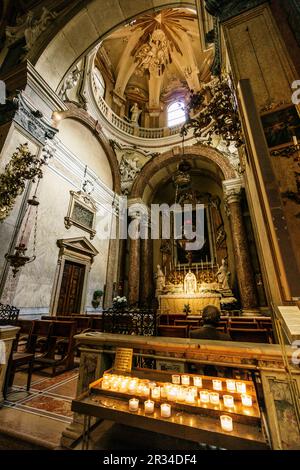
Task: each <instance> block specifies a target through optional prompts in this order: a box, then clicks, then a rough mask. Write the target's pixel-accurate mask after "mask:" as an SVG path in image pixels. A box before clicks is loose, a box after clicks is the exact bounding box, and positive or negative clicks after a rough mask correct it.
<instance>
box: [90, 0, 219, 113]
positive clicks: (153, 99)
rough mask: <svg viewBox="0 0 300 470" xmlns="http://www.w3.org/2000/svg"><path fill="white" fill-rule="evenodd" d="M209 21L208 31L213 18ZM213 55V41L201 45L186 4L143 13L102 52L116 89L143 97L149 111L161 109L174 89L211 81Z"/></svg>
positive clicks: (182, 91) (107, 42) (186, 91)
mask: <svg viewBox="0 0 300 470" xmlns="http://www.w3.org/2000/svg"><path fill="white" fill-rule="evenodd" d="M208 23H209V21H207V19H206V26H207V27H208V29H209V28H211V25H212V20H211V21H210V23H209V24H208ZM213 58H214V48H213V45H212V44H210V45H207V44H205V45H204V46H203V45H202V44H201V40H200V34H199V23H198V18H197V15H196V13H195V12H194V11H193V10H191V9H187V8H186V9H182V8H180V9H179V8H176V9H165V10H162V11H161V12H159V13H158V14H156V15H153V14H145V15H142V16H140V17H138V18H137V19H135V20H133V21H132V22H130V23H129V24H127V25H126V26H124V27H122V28H120V29H119V30H117V31H115V32H114V33H113V34H111V35H110V36H109V37H108V38H107V39H105V40H104V41H103V43H102V44H101V47H100V48H99V51H98V62H99V63H102V65H104V67H106V71H107V72H108V73H109V75H110V77H111V79H112V82H113V88H114V93H116V94H117V95H118V96H119V97H121V98H126V97H128V95H135V96H136V97H140V101H144V102H145V103H148V109H149V112H150V113H151V112H153V113H156V112H159V111H160V108H161V104H162V103H164V102H168V100H170V97H171V96H172V94H173V93H180V94H181V95H183V96H184V95H187V94H189V91H190V90H195V91H197V90H199V89H200V88H201V84H202V83H205V82H207V81H209V80H210V77H211V72H210V69H211V65H212V62H213Z"/></svg>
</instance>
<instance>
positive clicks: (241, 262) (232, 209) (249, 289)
mask: <svg viewBox="0 0 300 470" xmlns="http://www.w3.org/2000/svg"><path fill="white" fill-rule="evenodd" d="M223 188H224V193H225V203H226V205H227V210H228V215H229V218H230V225H231V233H232V242H233V251H234V258H235V267H236V273H237V279H238V286H239V291H240V298H241V304H242V308H243V310H245V311H247V310H251V309H253V308H255V307H256V306H257V297H256V290H255V283H254V276H253V270H252V265H251V259H250V253H249V248H248V242H247V236H246V229H245V225H244V220H243V214H242V209H241V180H240V179H237V180H229V181H224V182H223Z"/></svg>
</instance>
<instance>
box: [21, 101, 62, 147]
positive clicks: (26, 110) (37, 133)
mask: <svg viewBox="0 0 300 470" xmlns="http://www.w3.org/2000/svg"><path fill="white" fill-rule="evenodd" d="M13 101H14V105H15V107H16V108H17V111H16V113H15V115H14V117H13V119H14V121H15V122H17V123H18V124H20V126H21V127H23V129H25V130H26V131H27V132H29V134H30V135H32V136H33V137H35V138H36V139H37V140H38V141H39V142H41V143H42V144H45V143H46V140H47V139H53V138H54V136H55V134H56V133H57V132H58V130H57V129H55V128H54V127H51V126H49V124H47V123H46V122H45V121H44V120H43V119H42V118H43V114H42V113H41V112H40V111H35V110H33V109H31V108H30V107H29V106H28V104H27V102H26V101H25V99H24V98H23V95H22V94H21V93H20V95H19V96H18V97H17V98H14V100H13Z"/></svg>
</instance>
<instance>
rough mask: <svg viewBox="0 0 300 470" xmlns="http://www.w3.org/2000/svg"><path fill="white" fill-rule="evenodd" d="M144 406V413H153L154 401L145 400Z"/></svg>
mask: <svg viewBox="0 0 300 470" xmlns="http://www.w3.org/2000/svg"><path fill="white" fill-rule="evenodd" d="M144 407H145V413H147V414H149V415H150V414H152V413H154V401H152V400H147V401H145V402H144Z"/></svg>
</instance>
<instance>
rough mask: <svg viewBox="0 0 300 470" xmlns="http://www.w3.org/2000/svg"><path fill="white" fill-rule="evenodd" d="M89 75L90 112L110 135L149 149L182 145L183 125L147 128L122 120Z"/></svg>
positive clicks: (87, 92)
mask: <svg viewBox="0 0 300 470" xmlns="http://www.w3.org/2000/svg"><path fill="white" fill-rule="evenodd" d="M89 75H90V77H89V78H88V77H87V80H86V85H87V86H86V88H85V89H86V96H88V95H89V97H90V98H91V99H90V100H89V102H90V104H92V109H90V112H91V114H92V115H94V117H95V119H97V120H99V122H101V123H102V124H103V125H104V126H105V128H106V130H107V132H108V133H109V134H111V135H112V136H119V138H120V139H121V140H123V141H124V142H127V143H130V144H134V145H136V144H138V145H141V146H144V147H148V148H157V147H172V146H174V145H178V144H180V143H181V141H182V137H181V136H180V130H181V128H182V124H179V125H176V126H174V127H161V128H145V127H139V126H136V125H133V124H131V123H130V122H127V121H125V119H122V118H120V117H119V116H118V115H117V114H116V113H114V111H113V110H112V109H111V108H110V106H109V105H108V104H107V103H106V102H105V101H104V99H103V98H102V97H101V96H100V95H99V92H98V90H97V86H96V83H95V81H94V79H93V74H92V73H90V74H89ZM190 139H193V135H192V132H191V133H189V135H188V136H187V138H186V140H190Z"/></svg>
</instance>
